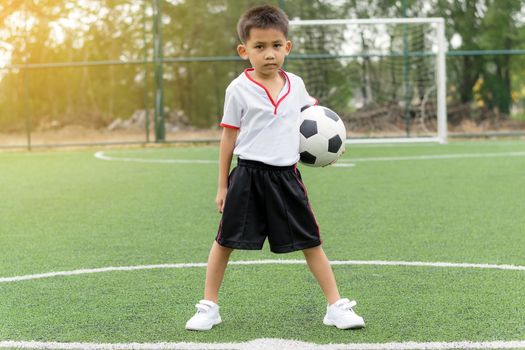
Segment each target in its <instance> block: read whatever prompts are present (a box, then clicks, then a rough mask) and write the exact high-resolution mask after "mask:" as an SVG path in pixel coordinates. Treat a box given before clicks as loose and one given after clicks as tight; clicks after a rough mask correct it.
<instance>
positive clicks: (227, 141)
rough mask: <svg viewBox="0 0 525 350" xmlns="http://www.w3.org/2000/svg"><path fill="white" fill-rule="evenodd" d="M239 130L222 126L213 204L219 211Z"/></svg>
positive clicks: (226, 188) (222, 203)
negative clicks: (215, 194) (216, 184)
mask: <svg viewBox="0 0 525 350" xmlns="http://www.w3.org/2000/svg"><path fill="white" fill-rule="evenodd" d="M238 133H239V130H237V129H232V128H223V129H222V137H221V144H220V148H219V181H218V186H217V197H216V198H215V204H217V209H218V210H219V212H220V213H222V211H223V210H224V201H225V199H226V193H227V192H228V175H229V173H230V166H231V163H232V158H233V149H234V148H235V141H236V140H237V134H238Z"/></svg>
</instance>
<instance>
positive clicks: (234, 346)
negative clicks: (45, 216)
mask: <svg viewBox="0 0 525 350" xmlns="http://www.w3.org/2000/svg"><path fill="white" fill-rule="evenodd" d="M524 347H525V341H519V340H516V341H487V342H483V341H480V342H472V341H457V342H397V343H350V344H313V343H306V342H302V341H296V340H286V339H255V340H252V341H248V342H241V343H186V342H179V343H59V342H36V341H0V348H17V349H38V350H40V349H61V350H95V349H97V350H106V349H107V350H125V349H135V350H198V349H201V350H267V349H280V350H299V349H300V350H420V349H425V350H448V349H519V348H524Z"/></svg>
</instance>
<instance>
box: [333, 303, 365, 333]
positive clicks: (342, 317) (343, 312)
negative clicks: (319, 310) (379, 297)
mask: <svg viewBox="0 0 525 350" xmlns="http://www.w3.org/2000/svg"><path fill="white" fill-rule="evenodd" d="M356 305H357V303H356V302H355V300H352V301H350V300H348V299H346V298H345V299H339V300H338V301H336V302H335V303H334V304H332V305H328V306H327V307H326V315H325V317H324V320H323V323H324V324H325V325H327V326H336V327H337V328H339V329H349V328H363V327H364V326H365V321H364V320H363V318H362V317H361V316H358V315H357V314H356V313H355V312H354V310H353V309H352V308H353V307H354V306H356Z"/></svg>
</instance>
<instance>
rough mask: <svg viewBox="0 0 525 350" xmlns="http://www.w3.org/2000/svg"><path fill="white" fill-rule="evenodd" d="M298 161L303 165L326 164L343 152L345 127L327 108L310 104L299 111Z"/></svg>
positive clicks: (333, 160) (319, 165)
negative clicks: (299, 139) (299, 140)
mask: <svg viewBox="0 0 525 350" xmlns="http://www.w3.org/2000/svg"><path fill="white" fill-rule="evenodd" d="M299 131H300V134H301V135H300V137H301V143H300V147H299V152H300V155H301V158H300V161H301V163H303V164H304V165H308V166H313V167H321V166H327V165H330V164H332V163H334V162H335V161H337V159H338V158H339V157H340V156H341V154H343V152H344V150H345V140H346V129H345V125H344V124H343V121H342V120H341V118H339V116H338V115H337V114H336V113H335V112H334V111H332V110H331V109H329V108H326V107H323V106H312V107H308V108H306V109H304V110H303V111H302V112H301V126H300V128H299Z"/></svg>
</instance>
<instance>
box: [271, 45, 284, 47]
mask: <svg viewBox="0 0 525 350" xmlns="http://www.w3.org/2000/svg"><path fill="white" fill-rule="evenodd" d="M281 46H283V44H275V45H273V47H281Z"/></svg>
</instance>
